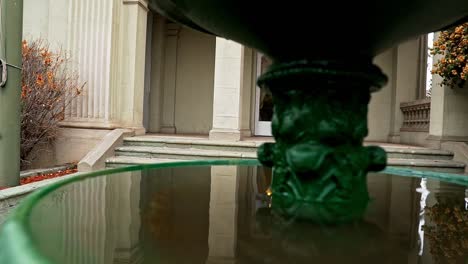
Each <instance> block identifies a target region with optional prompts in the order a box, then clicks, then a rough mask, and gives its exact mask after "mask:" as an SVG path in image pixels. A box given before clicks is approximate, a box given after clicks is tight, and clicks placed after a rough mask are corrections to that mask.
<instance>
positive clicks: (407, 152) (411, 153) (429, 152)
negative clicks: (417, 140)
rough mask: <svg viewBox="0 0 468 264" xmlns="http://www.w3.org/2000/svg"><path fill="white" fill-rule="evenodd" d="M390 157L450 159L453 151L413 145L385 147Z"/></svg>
mask: <svg viewBox="0 0 468 264" xmlns="http://www.w3.org/2000/svg"><path fill="white" fill-rule="evenodd" d="M384 149H385V151H386V152H387V156H388V158H390V159H424V160H451V159H453V153H451V152H448V151H443V150H436V149H427V148H415V147H398V148H395V147H385V146H384Z"/></svg>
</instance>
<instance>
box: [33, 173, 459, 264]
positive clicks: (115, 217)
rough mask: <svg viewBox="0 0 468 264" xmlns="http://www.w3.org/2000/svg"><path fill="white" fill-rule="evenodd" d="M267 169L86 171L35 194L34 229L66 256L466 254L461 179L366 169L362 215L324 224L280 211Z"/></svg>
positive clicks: (87, 259)
mask: <svg viewBox="0 0 468 264" xmlns="http://www.w3.org/2000/svg"><path fill="white" fill-rule="evenodd" d="M271 175H272V174H271V170H269V169H266V168H263V167H258V168H257V167H232V166H219V167H212V168H210V167H195V168H173V169H161V170H153V171H145V172H142V173H139V172H133V173H126V174H122V175H118V176H112V177H106V178H97V179H91V180H87V181H85V182H82V183H80V184H75V185H73V186H69V187H66V188H62V189H59V190H57V191H56V192H54V193H53V194H52V195H51V196H49V197H47V198H45V199H44V200H43V201H42V202H40V205H39V206H38V207H37V208H36V209H35V210H34V211H33V215H32V219H34V221H33V222H32V223H31V228H32V231H33V234H34V238H35V239H36V240H37V241H38V242H39V245H40V249H41V251H43V252H45V253H46V254H47V256H49V257H50V258H51V259H53V260H54V261H55V262H56V263H67V264H68V263H86V264H88V263H177V264H179V263H182V264H183V263H203V264H206V263H208V264H215V263H223V264H224V263H239V264H240V263H311V262H315V263H414V264H416V263H418V264H431V263H434V264H436V263H455V264H458V263H465V262H463V261H465V260H466V257H467V256H468V254H467V253H468V229H467V228H468V226H467V225H468V224H467V223H468V214H467V211H466V205H465V197H466V195H465V188H464V187H460V186H455V185H452V184H445V183H440V182H437V181H433V180H422V181H421V180H420V179H413V178H403V177H391V176H388V175H380V174H370V175H369V177H368V188H369V194H370V196H371V201H370V203H369V204H368V207H367V211H366V213H365V215H364V217H363V218H362V220H358V221H355V222H353V223H352V224H347V225H338V224H336V225H322V224H318V223H313V222H310V221H298V220H296V219H294V217H292V218H291V217H284V216H283V214H282V212H281V210H278V207H276V206H275V202H274V196H273V197H272V196H271V189H270V185H271V182H272V177H271ZM313 210H317V209H316V208H313ZM346 212H347V211H345V212H341V213H346ZM423 226H424V227H423Z"/></svg>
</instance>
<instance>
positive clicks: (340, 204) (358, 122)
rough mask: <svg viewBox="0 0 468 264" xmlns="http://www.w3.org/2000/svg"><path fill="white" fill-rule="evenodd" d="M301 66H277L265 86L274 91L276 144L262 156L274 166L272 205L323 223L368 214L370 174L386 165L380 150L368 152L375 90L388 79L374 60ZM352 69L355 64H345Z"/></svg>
mask: <svg viewBox="0 0 468 264" xmlns="http://www.w3.org/2000/svg"><path fill="white" fill-rule="evenodd" d="M347 64H348V62H343V63H340V62H327V61H313V62H310V61H306V60H304V61H297V62H293V63H287V64H277V65H275V66H274V67H272V68H271V69H270V71H269V72H268V73H267V74H265V75H263V76H262V77H261V78H260V80H259V84H260V85H261V86H262V87H263V89H269V90H270V91H271V93H272V94H273V98H274V104H275V111H274V116H273V120H272V131H273V135H274V137H275V139H276V143H266V144H264V145H263V146H262V147H261V148H260V149H259V151H258V157H259V160H260V162H262V163H263V164H264V165H265V166H271V167H273V172H274V177H273V183H272V191H273V206H274V208H277V209H280V210H283V211H284V212H286V213H287V214H291V215H295V216H298V217H301V218H306V219H310V220H315V221H319V222H333V223H336V222H343V221H350V220H354V219H355V218H359V217H360V216H362V214H363V212H364V211H365V209H366V206H367V203H368V200H369V198H368V192H367V183H366V176H367V173H368V172H369V171H380V170H382V169H384V168H385V165H386V153H385V151H384V150H383V149H381V148H379V147H364V146H363V140H364V138H365V137H366V136H367V133H368V131H367V112H368V111H367V105H368V103H369V100H370V93H371V91H376V90H378V88H379V87H381V85H382V84H383V83H385V82H386V77H385V76H384V75H383V74H382V73H381V71H380V70H379V69H378V68H377V67H375V66H373V65H372V64H371V62H370V61H369V62H367V63H366V62H364V63H362V64H355V65H352V66H348V65H347ZM346 66H348V67H346Z"/></svg>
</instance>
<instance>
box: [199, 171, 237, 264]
mask: <svg viewBox="0 0 468 264" xmlns="http://www.w3.org/2000/svg"><path fill="white" fill-rule="evenodd" d="M238 170H239V168H237V167H233V166H229V167H226V166H218V167H216V166H215V167H212V168H211V192H210V195H211V196H210V227H209V236H208V246H209V252H208V260H207V262H206V263H207V264H217V263H223V264H229V263H235V257H236V248H237V199H238V194H237V193H238V192H237V190H238V187H239V173H238Z"/></svg>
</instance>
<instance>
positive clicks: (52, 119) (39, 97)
mask: <svg viewBox="0 0 468 264" xmlns="http://www.w3.org/2000/svg"><path fill="white" fill-rule="evenodd" d="M22 56H23V72H22V78H21V104H22V115H21V166H22V168H25V166H26V165H27V164H28V163H29V162H30V161H32V160H33V159H34V158H35V157H34V156H33V155H32V152H33V149H35V148H37V147H39V146H40V145H43V144H47V143H50V142H51V141H53V140H54V139H55V138H56V136H57V131H58V128H59V122H60V121H62V120H63V119H64V117H65V110H66V109H67V106H68V105H69V104H70V103H71V102H72V101H73V100H74V99H75V98H77V97H78V96H79V95H80V94H81V92H82V90H83V87H84V84H82V83H80V82H79V80H78V75H77V74H76V72H74V71H72V70H70V68H69V67H68V66H69V62H70V57H69V56H68V55H67V54H66V53H65V52H63V51H52V50H50V49H49V45H48V44H47V43H46V41H44V40H41V39H39V40H34V41H31V42H28V41H23V45H22Z"/></svg>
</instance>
